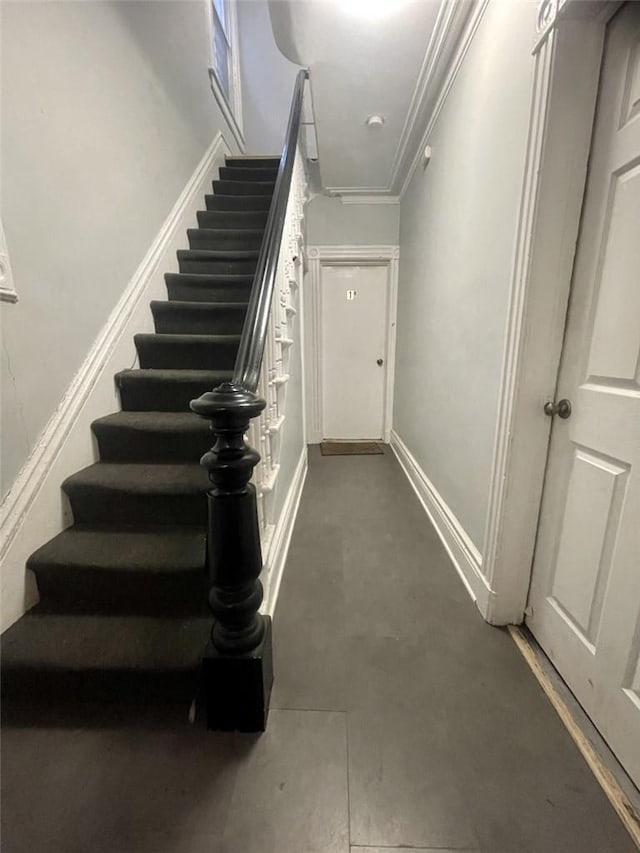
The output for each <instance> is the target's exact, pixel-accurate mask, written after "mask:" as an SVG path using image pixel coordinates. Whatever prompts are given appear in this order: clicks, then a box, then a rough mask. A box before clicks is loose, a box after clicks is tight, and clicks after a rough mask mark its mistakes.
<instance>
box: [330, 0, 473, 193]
mask: <svg viewBox="0 0 640 853" xmlns="http://www.w3.org/2000/svg"><path fill="white" fill-rule="evenodd" d="M487 2H488V0H476V5H475V6H474V7H473V8H472V10H471V12H470V13H469V7H468V4H467V3H463V2H461V0H443V2H442V3H441V5H440V7H439V9H438V13H437V17H436V21H435V24H434V27H433V30H432V32H431V35H430V37H429V41H428V43H427V47H426V50H425V53H424V56H423V59H422V64H421V67H420V70H419V72H418V77H417V79H416V84H415V87H414V90H413V93H412V96H411V101H410V102H409V107H408V110H407V114H406V116H405V120H404V124H403V127H402V131H401V133H400V136H399V138H398V143H397V145H396V148H395V151H394V154H393V159H392V161H391V167H390V170H389V180H388V182H387V184H386V186H383V187H327V188H326V190H327V192H330V193H332V194H336V195H341V196H342V198H343V202H344V203H346V204H348V203H350V202H349V201H347V199H354V201H353V202H351V203H352V204H358V201H357V199H358V198H367V197H373V198H376V197H379V198H385V197H389V198H390V199H393V201H391V202H389V203H394V201H395V200H396V199H398V195H397V188H398V186H399V185H400V182H401V181H402V178H403V175H404V176H405V177H406V175H405V173H406V172H407V169H408V175H409V177H408V178H406V179H405V180H404V182H403V184H402V190H401V192H400V197H402V194H403V193H404V191H405V188H406V184H407V183H408V180H409V179H410V176H411V174H413V171H414V169H415V165H416V159H418V160H419V155H421V152H422V151H423V150H424V146H425V144H426V142H424V141H423V142H421V144H420V145H419V146H418V147H417V149H416V151H417V154H416V155H415V156H413V158H412V143H414V144H415V138H416V135H417V133H418V132H419V125H420V123H421V122H424V121H425V113H426V116H428V125H429V128H432V125H433V115H434V112H436V111H437V112H439V110H440V109H441V108H442V103H441V101H442V95H441V94H440V95H438V97H437V99H436V101H435V108H434V110H433V111H432V112H431V115H429V113H428V112H427V110H428V108H429V103H430V101H431V100H432V99H433V93H434V90H435V91H437V90H438V89H440V90H441V91H442V90H443V88H445V87H447V86H449V87H450V83H451V82H452V78H451V71H450V69H451V67H452V65H455V63H456V62H457V63H458V67H459V64H460V62H461V58H460V59H459V57H460V52H461V47H462V54H464V52H466V47H467V46H468V43H467V41H470V38H471V37H472V36H473V32H475V27H473V30H472V32H471V33H470V34H469V21H473V20H474V19H477V21H479V19H480V16H481V15H482V12H483V11H484V8H485V6H486V4H487ZM476 25H477V23H476ZM450 52H451V54H452V56H451V58H450V59H446V63H447V64H446V65H445V58H446V57H447V55H448V54H449V53H450ZM457 70H458V68H457V67H456V68H455V71H454V75H453V76H454V77H455V74H456V73H457ZM447 91H448V90H447ZM445 97H446V94H445ZM430 132H431V130H429V133H430ZM363 203H367V202H363ZM370 203H378V204H381V203H384V202H370Z"/></svg>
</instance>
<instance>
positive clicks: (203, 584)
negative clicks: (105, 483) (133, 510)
mask: <svg viewBox="0 0 640 853" xmlns="http://www.w3.org/2000/svg"><path fill="white" fill-rule="evenodd" d="M205 548H206V534H205V528H204V527H195V526H193V527H191V526H182V527H179V526H171V525H164V526H163V525H146V526H145V525H138V526H137V527H131V526H125V525H121V526H114V525H109V526H106V525H105V526H101V527H91V526H87V525H77V524H76V525H74V526H73V527H69V528H67V529H66V530H64V531H63V532H62V533H60V534H59V535H58V536H56V537H55V538H54V539H52V540H51V541H50V542H48V543H47V544H46V545H43V546H42V547H41V548H39V549H38V550H37V551H36V552H35V554H32V556H31V557H30V558H29V560H28V563H27V566H28V568H30V569H31V570H32V571H33V572H34V573H35V575H36V579H37V582H38V589H39V591H40V596H41V600H42V604H41V605H40V611H41V612H45V611H46V612H56V613H105V612H111V613H131V614H134V615H135V614H136V613H137V614H145V613H146V614H150V615H153V614H156V615H159V614H160V613H165V614H169V613H172V614H177V613H183V614H189V615H206V614H207V612H208V609H207V603H206V602H207V580H206V573H205Z"/></svg>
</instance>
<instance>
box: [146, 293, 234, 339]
mask: <svg viewBox="0 0 640 853" xmlns="http://www.w3.org/2000/svg"><path fill="white" fill-rule="evenodd" d="M151 312H152V314H153V319H154V321H155V328H156V332H158V333H159V334H184V335H224V334H229V335H239V334H240V333H241V332H242V326H243V325H244V318H245V315H246V313H247V303H246V302H191V301H178V300H172V301H171V302H156V301H153V302H152V303H151Z"/></svg>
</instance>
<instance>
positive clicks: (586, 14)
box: [483, 0, 622, 625]
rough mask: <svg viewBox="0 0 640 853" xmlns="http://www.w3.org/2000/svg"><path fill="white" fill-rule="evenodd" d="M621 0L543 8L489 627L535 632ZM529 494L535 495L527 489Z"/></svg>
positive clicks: (488, 548)
mask: <svg viewBox="0 0 640 853" xmlns="http://www.w3.org/2000/svg"><path fill="white" fill-rule="evenodd" d="M621 5H622V2H621V0H592V2H588V3H584V2H581V0H543V2H541V3H540V6H539V10H538V22H537V28H538V32H537V34H536V39H535V43H534V45H533V50H532V52H533V56H534V63H535V66H534V72H533V86H532V100H531V112H530V120H529V133H528V140H527V154H526V163H525V172H524V179H523V186H522V194H521V202H520V216H519V219H518V223H517V236H516V245H515V252H514V260H513V266H512V278H511V288H510V297H509V308H508V316H507V330H506V336H505V348H504V353H503V364H502V375H501V384H500V397H499V408H498V418H497V426H496V435H495V442H494V456H493V465H492V477H491V486H490V493H489V510H488V514H487V523H486V528H485V538H484V547H483V555H484V560H483V563H484V565H485V567H486V569H485V571H486V573H487V581H488V584H489V588H490V595H489V597H488V603H487V605H486V610H485V611H484V612H483V616H484V617H485V619H486V620H487V621H488V622H491V623H492V624H496V625H504V624H509V623H515V624H517V623H520V622H522V621H523V620H524V618H525V615H526V608H527V596H528V591H529V583H530V579H531V572H532V568H533V555H534V548H535V540H536V533H537V526H538V518H539V514H540V506H541V500H542V490H543V484H544V474H545V468H546V462H547V454H548V447H549V439H550V434H551V419H550V418H548V417H545V416H544V414H543V411H542V408H543V405H544V403H545V402H546V401H547V400H552V399H553V397H554V391H555V387H556V381H557V376H558V369H559V365H560V355H561V351H562V342H563V335H564V326H565V320H566V313H567V306H568V300H569V290H570V284H571V277H572V271H573V261H574V255H575V249H576V243H577V238H578V230H579V225H580V216H581V210H582V201H583V196H584V191H585V186H586V178H587V168H588V160H589V152H590V147H591V137H592V132H593V123H594V118H595V108H596V99H597V94H598V85H599V77H600V68H601V64H602V57H603V48H604V37H605V30H606V26H607V23H608V21H609V19H610V18H611V17H612V16H613V15H614V14H615V12H616V11H617V10H618V9H619V8H620V6H621ZM524 484H526V487H524Z"/></svg>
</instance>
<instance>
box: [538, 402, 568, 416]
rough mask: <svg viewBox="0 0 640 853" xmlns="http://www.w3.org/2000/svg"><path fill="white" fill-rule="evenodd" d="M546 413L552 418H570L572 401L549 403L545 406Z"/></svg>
mask: <svg viewBox="0 0 640 853" xmlns="http://www.w3.org/2000/svg"><path fill="white" fill-rule="evenodd" d="M544 413H545V415H549V417H550V418H552V417H553V416H554V415H557V416H558V417H559V418H568V417H569V415H570V414H571V401H570V400H566V399H565V400H558V402H557V403H552V402H550V401H549V402H548V403H545V404H544Z"/></svg>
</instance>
